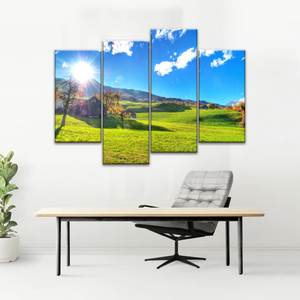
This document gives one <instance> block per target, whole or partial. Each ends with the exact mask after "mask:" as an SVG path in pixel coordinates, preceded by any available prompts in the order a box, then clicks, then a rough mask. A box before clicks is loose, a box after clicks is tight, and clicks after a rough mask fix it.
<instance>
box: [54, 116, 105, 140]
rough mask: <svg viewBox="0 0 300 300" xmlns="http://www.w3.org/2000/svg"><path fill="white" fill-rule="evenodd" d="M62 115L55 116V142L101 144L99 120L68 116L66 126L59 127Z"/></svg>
mask: <svg viewBox="0 0 300 300" xmlns="http://www.w3.org/2000/svg"><path fill="white" fill-rule="evenodd" d="M62 117H63V115H55V142H62V143H69V142H75V143H78V142H82V143H86V142H94V143H99V142H101V121H100V118H87V117H79V116H69V115H67V118H66V125H65V126H63V127H60V125H61V121H62Z"/></svg>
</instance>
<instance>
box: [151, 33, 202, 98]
mask: <svg viewBox="0 0 300 300" xmlns="http://www.w3.org/2000/svg"><path fill="white" fill-rule="evenodd" d="M151 42H152V44H151V52H152V53H151V68H152V69H151V76H152V94H156V95H158V96H162V97H173V98H181V99H189V100H194V101H196V99H197V94H196V93H197V59H196V57H197V55H196V54H197V30H196V29H189V30H185V29H182V30H177V29H176V30H175V29H152V30H151Z"/></svg>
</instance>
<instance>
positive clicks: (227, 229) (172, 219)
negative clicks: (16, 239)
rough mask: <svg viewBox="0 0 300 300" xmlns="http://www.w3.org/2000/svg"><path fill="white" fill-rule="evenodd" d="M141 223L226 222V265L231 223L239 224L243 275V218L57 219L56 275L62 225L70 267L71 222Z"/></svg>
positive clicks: (58, 267) (239, 254) (58, 265)
mask: <svg viewBox="0 0 300 300" xmlns="http://www.w3.org/2000/svg"><path fill="white" fill-rule="evenodd" d="M107 221H110V222H111V221H114V222H115V221H119V222H124V221H127V222H139V221H225V223H226V224H225V235H226V239H225V244H226V265H227V266H229V265H230V235H229V228H230V224H229V223H230V222H232V221H235V222H237V240H238V271H239V274H240V275H241V274H243V217H203V216H202V217H157V216H155V217H149V216H147V217H56V223H57V243H56V262H57V263H56V274H57V276H59V275H60V274H61V223H62V222H66V224H67V228H66V229H67V245H66V246H67V247H66V250H67V251H66V256H67V266H70V257H71V254H70V243H71V238H70V222H107Z"/></svg>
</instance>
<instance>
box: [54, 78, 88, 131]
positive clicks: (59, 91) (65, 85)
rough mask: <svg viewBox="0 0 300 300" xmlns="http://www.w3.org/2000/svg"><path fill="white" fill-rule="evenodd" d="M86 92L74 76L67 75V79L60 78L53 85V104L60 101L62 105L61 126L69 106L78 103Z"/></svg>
mask: <svg viewBox="0 0 300 300" xmlns="http://www.w3.org/2000/svg"><path fill="white" fill-rule="evenodd" d="M85 93H86V89H85V87H84V86H83V85H82V84H80V83H79V82H78V81H77V80H75V78H74V77H72V76H71V77H69V79H68V80H60V81H59V82H58V83H56V87H55V104H58V102H59V101H61V103H62V106H63V118H62V121H61V125H60V126H61V127H63V126H65V125H66V117H67V114H68V110H69V108H70V107H71V106H72V105H74V104H75V103H77V104H78V103H80V102H81V101H80V100H81V99H80V98H82V97H83V96H84V95H85Z"/></svg>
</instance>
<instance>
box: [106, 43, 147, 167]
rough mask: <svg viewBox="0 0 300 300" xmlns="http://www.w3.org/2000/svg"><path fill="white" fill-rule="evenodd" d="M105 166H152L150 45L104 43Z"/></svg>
mask: <svg viewBox="0 0 300 300" xmlns="http://www.w3.org/2000/svg"><path fill="white" fill-rule="evenodd" d="M103 74H104V77H103V78H104V79H103V163H104V164H149V75H148V74H149V42H148V41H104V42H103Z"/></svg>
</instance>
